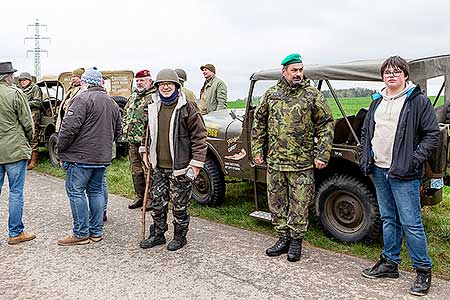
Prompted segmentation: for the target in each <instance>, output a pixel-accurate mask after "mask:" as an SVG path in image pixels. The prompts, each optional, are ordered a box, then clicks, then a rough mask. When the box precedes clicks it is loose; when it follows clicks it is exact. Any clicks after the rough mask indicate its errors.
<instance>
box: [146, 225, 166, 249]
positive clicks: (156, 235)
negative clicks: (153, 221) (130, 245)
mask: <svg viewBox="0 0 450 300" xmlns="http://www.w3.org/2000/svg"><path fill="white" fill-rule="evenodd" d="M165 243H166V238H165V237H164V232H160V231H159V230H155V226H154V225H150V234H149V236H148V238H147V239H146V240H143V241H141V242H140V243H139V246H140V247H141V248H142V249H147V248H153V247H155V246H158V245H163V244H165Z"/></svg>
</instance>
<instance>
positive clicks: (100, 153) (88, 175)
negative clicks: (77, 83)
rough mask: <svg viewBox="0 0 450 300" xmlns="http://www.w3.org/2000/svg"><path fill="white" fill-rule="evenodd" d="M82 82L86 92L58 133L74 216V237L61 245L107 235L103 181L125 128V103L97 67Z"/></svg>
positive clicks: (80, 243) (65, 118)
mask: <svg viewBox="0 0 450 300" xmlns="http://www.w3.org/2000/svg"><path fill="white" fill-rule="evenodd" d="M81 80H82V84H83V86H84V87H85V89H86V90H85V91H83V92H81V93H79V94H78V95H77V96H76V97H75V99H74V100H73V102H72V104H71V105H70V106H69V109H68V111H67V113H66V115H65V116H64V119H63V121H62V124H61V129H60V132H59V136H58V154H59V158H60V159H61V161H62V162H63V167H64V169H66V170H67V175H66V193H67V196H68V197H69V201H70V207H71V210H72V216H73V235H71V236H68V237H65V238H63V239H61V240H59V241H58V245H61V246H72V245H84V244H87V243H89V241H90V240H92V241H94V242H98V241H101V240H102V239H103V232H102V227H103V210H104V202H105V198H104V195H103V188H102V179H103V176H104V174H105V171H106V167H107V166H108V165H109V164H110V163H111V156H112V153H111V152H112V143H113V141H114V140H115V139H117V137H118V136H119V134H120V133H121V130H122V128H121V119H120V113H119V107H118V106H117V104H116V103H115V102H114V100H112V98H111V97H109V96H108V94H107V93H106V91H105V89H104V88H103V87H102V83H103V78H102V74H101V73H100V72H99V71H98V70H97V69H96V68H95V67H94V68H93V69H88V70H86V72H84V74H83V76H82V77H81ZM85 194H87V198H88V199H87V200H86V196H85Z"/></svg>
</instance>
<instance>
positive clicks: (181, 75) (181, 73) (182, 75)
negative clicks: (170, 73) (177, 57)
mask: <svg viewBox="0 0 450 300" xmlns="http://www.w3.org/2000/svg"><path fill="white" fill-rule="evenodd" d="M175 73H177V75H178V78H179V79H180V80H182V81H187V75H186V72H185V71H184V70H183V69H175Z"/></svg>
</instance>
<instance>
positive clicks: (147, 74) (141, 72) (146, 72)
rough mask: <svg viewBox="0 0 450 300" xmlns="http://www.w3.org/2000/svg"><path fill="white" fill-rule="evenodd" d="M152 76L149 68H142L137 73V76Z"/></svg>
mask: <svg viewBox="0 0 450 300" xmlns="http://www.w3.org/2000/svg"><path fill="white" fill-rule="evenodd" d="M142 77H150V78H151V77H152V76H151V75H150V71H149V70H142V71H139V72H137V73H136V76H135V78H142Z"/></svg>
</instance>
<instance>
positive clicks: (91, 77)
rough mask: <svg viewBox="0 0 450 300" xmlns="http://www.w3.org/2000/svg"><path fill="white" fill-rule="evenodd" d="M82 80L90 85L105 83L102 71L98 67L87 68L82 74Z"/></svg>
mask: <svg viewBox="0 0 450 300" xmlns="http://www.w3.org/2000/svg"><path fill="white" fill-rule="evenodd" d="M81 81H84V82H86V83H87V84H90V85H98V86H102V83H103V77H102V73H100V71H99V70H97V68H96V67H93V68H92V69H87V70H86V71H85V72H84V73H83V75H81Z"/></svg>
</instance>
